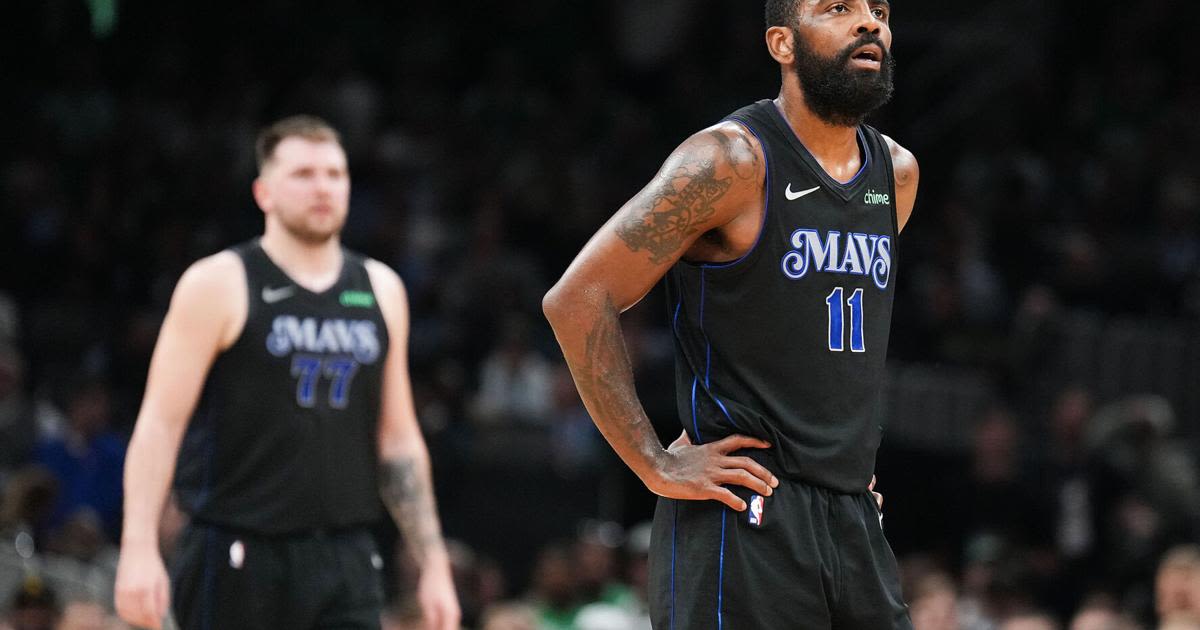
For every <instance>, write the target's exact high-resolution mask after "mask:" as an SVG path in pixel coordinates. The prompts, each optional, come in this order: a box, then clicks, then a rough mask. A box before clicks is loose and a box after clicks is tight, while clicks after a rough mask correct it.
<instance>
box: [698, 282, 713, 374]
mask: <svg viewBox="0 0 1200 630" xmlns="http://www.w3.org/2000/svg"><path fill="white" fill-rule="evenodd" d="M705 284H707V283H706V282H705V281H704V268H701V269H700V334H701V335H702V336H703V337H704V389H706V390H707V389H708V386H709V382H710V381H709V376H710V371H711V369H712V343H711V342H710V341H709V340H708V333H706V332H704V285H705Z"/></svg>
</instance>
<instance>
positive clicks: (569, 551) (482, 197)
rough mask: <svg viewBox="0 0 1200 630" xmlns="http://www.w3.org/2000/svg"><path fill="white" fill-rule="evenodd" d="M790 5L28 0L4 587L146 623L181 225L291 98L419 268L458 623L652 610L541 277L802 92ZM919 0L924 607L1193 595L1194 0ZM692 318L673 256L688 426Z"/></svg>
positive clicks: (653, 325) (670, 424)
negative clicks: (129, 601)
mask: <svg viewBox="0 0 1200 630" xmlns="http://www.w3.org/2000/svg"><path fill="white" fill-rule="evenodd" d="M761 8H762V7H761V3H759V2H748V1H746V0H736V1H735V0H603V1H600V2H593V3H574V2H555V1H552V0H526V1H524V2H516V3H508V2H505V3H501V2H495V1H494V0H482V1H479V2H471V3H292V2H285V1H283V0H263V1H260V2H250V3H244V2H231V1H229V0H213V1H211V2H206V3H191V2H178V1H165V2H139V1H128V0H86V1H85V0H9V1H8V2H5V18H6V22H7V26H8V27H9V29H8V30H9V31H11V32H12V35H11V36H9V37H6V38H4V39H3V41H2V42H0V47H2V48H0V49H2V50H3V57H2V59H3V62H0V63H2V65H3V76H4V77H5V79H4V84H5V98H3V99H0V112H2V113H3V121H4V123H3V124H0V191H2V199H3V202H2V203H0V489H2V490H3V495H2V496H3V499H2V502H0V533H2V536H0V628H7V627H10V626H11V627H12V628H18V629H21V630H26V629H32V628H52V627H57V628H68V629H72V630H81V629H84V628H118V627H121V626H120V625H119V624H117V623H116V622H115V621H113V620H112V618H111V617H110V616H109V612H108V609H109V607H110V606H111V583H112V578H113V571H114V568H115V554H116V551H115V548H114V546H113V545H114V543H115V541H116V540H117V539H118V527H119V510H120V471H121V466H122V461H123V452H124V444H125V441H126V439H127V437H128V434H129V431H130V429H131V427H132V423H133V420H134V417H135V414H136V411H137V405H138V403H139V400H140V393H141V388H142V385H143V381H144V378H145V374H146V368H147V364H148V361H149V357H150V353H151V350H152V347H153V343H154V339H155V335H156V333H157V327H158V325H159V323H160V320H161V317H162V315H163V313H164V310H165V307H166V304H167V299H168V297H169V295H170V291H171V289H172V287H173V285H174V283H175V281H176V279H177V278H178V276H179V274H180V273H181V272H182V270H183V269H184V268H185V266H186V265H187V264H189V263H190V262H191V261H193V260H195V259H196V258H198V257H201V256H203V255H206V254H209V253H212V252H214V251H216V250H218V249H220V248H222V247H223V246H225V245H227V244H230V243H233V242H235V241H238V240H241V239H244V238H248V237H249V236H251V235H253V234H256V233H257V232H258V230H260V226H261V220H260V213H259V212H258V210H257V209H256V208H255V207H254V205H253V201H252V199H251V197H250V195H249V186H250V181H251V179H252V177H253V176H254V161H253V147H252V141H253V136H254V133H255V132H256V130H257V128H258V127H259V126H260V125H262V124H263V123H266V122H269V121H271V120H273V119H275V118H278V117H280V116H282V115H287V114H292V113H298V112H309V113H314V114H318V115H321V116H324V117H326V118H328V119H329V120H330V121H332V122H333V123H334V124H335V126H337V127H338V128H339V129H340V130H341V131H342V132H343V134H344V137H345V141H346V147H347V150H348V152H349V154H350V159H351V170H352V173H353V178H354V192H353V200H352V208H351V214H350V220H349V223H348V226H347V230H346V232H345V235H344V239H345V241H346V242H347V243H348V244H349V245H351V246H353V247H355V248H358V249H360V250H362V251H365V252H366V253H368V254H370V255H372V256H374V257H376V258H378V259H380V260H383V261H385V262H387V263H389V264H391V265H392V266H394V267H395V268H396V269H397V270H399V271H400V273H401V275H402V276H403V277H404V278H405V280H406V282H407V283H408V286H409V291H410V294H411V296H412V308H413V330H412V365H413V379H414V385H415V389H416V394H417V397H418V401H417V402H418V406H419V412H420V416H421V421H422V423H423V426H424V429H425V431H426V434H427V436H428V439H429V443H430V447H431V450H432V454H433V458H434V462H435V467H436V472H435V475H436V482H437V489H438V498H439V502H440V505H441V511H442V516H443V521H444V526H445V529H446V532H447V534H448V536H450V537H451V538H453V539H454V540H455V541H456V542H455V545H454V547H455V551H454V554H455V558H456V567H457V571H458V579H459V585H460V597H461V599H462V602H463V605H464V612H465V622H466V624H467V625H468V627H473V628H474V627H480V628H489V629H492V630H500V629H503V628H511V629H518V628H554V629H558V628H579V629H581V630H589V629H593V630H595V629H600V628H625V627H629V628H641V627H648V625H645V624H644V621H638V620H637V619H638V617H639V613H638V611H639V606H640V603H639V602H640V598H641V595H640V590H639V589H640V587H641V585H642V584H643V583H644V580H645V572H644V569H645V567H644V549H645V545H646V542H647V541H646V538H647V532H646V530H645V526H644V525H641V524H643V523H644V522H645V521H646V520H647V519H648V518H649V516H650V513H651V509H652V506H653V502H652V498H651V497H650V496H649V494H648V493H647V492H646V491H645V490H644V489H643V488H642V487H641V486H640V485H639V484H638V483H637V480H636V479H635V478H633V477H632V476H631V475H630V474H629V473H627V472H626V471H625V469H624V468H623V467H622V466H621V465H620V463H619V462H618V461H617V460H616V459H615V458H614V456H613V455H612V454H611V452H610V451H609V449H608V448H607V446H606V445H605V444H604V442H603V440H602V439H601V438H600V436H599V435H598V433H596V431H595V430H594V429H593V428H592V425H591V423H590V420H589V419H588V417H587V415H586V413H585V412H584V410H583V409H582V407H581V406H580V403H579V401H578V398H577V396H576V395H575V393H574V390H573V387H572V386H571V382H570V379H569V376H568V374H567V372H566V370H565V366H564V365H563V364H562V362H561V359H560V358H559V357H558V356H557V348H556V345H555V344H554V342H553V339H552V336H551V334H550V331H549V329H548V327H547V326H546V325H545V323H544V321H543V320H542V318H541V316H540V308H539V301H540V297H541V295H542V293H543V292H544V291H545V290H546V289H547V288H548V287H549V285H550V283H551V282H552V281H553V280H554V279H555V278H556V277H557V276H558V274H559V273H561V271H562V270H563V269H564V268H565V266H566V264H567V263H568V262H569V261H570V258H571V257H572V256H573V254H574V253H575V252H576V251H577V250H578V249H579V247H580V246H581V245H582V243H583V242H584V241H585V240H586V238H587V237H588V236H589V235H590V234H591V233H592V232H593V231H594V230H595V229H596V228H597V227H598V226H599V225H600V223H601V222H602V221H603V220H604V219H605V218H606V217H607V216H608V215H609V214H610V213H611V212H612V211H614V210H615V209H616V208H617V207H618V206H619V205H620V203H622V202H623V201H624V200H625V199H627V198H628V197H629V196H630V195H631V194H632V193H633V192H634V191H635V190H637V189H638V188H639V187H640V186H641V185H642V184H643V183H644V182H645V181H646V180H647V179H648V178H649V177H650V176H651V175H652V174H653V173H654V171H655V170H656V169H657V167H658V164H659V162H660V160H661V159H662V158H663V157H664V156H665V155H666V154H667V153H668V152H669V151H670V149H671V148H673V147H674V146H675V145H676V144H677V143H678V142H679V141H681V140H682V139H683V138H684V137H686V136H687V135H688V134H689V133H691V132H692V131H695V130H697V129H699V128H702V127H704V126H707V125H709V124H711V123H713V122H715V121H716V120H718V119H720V118H721V117H722V116H723V115H724V114H726V113H728V112H729V111H732V110H733V109H735V108H736V107H738V106H740V105H742V104H745V103H747V102H750V101H752V100H755V99H759V98H768V97H772V96H774V95H775V93H776V91H777V88H778V70H777V66H776V65H775V64H774V63H773V62H772V60H771V59H770V58H769V57H768V56H767V54H766V52H765V50H764V46H763V43H762V30H763V27H762V17H761ZM893 8H894V17H893V28H894V30H895V33H896V44H895V47H894V52H895V55H896V57H897V59H898V61H899V74H898V79H897V92H896V98H895V100H894V101H893V103H892V104H891V105H890V106H888V107H887V108H886V110H885V111H883V112H882V113H881V115H879V116H878V117H876V119H875V120H873V121H872V122H873V123H874V124H875V125H876V126H878V127H880V128H881V129H882V130H884V131H885V132H886V133H888V134H890V135H892V136H893V137H895V138H897V139H898V140H899V141H900V142H902V143H903V144H905V145H906V146H907V147H909V148H910V149H912V150H913V151H914V153H916V155H917V156H918V157H919V158H920V160H921V164H922V171H923V177H922V183H921V193H920V197H919V199H918V203H917V209H916V212H915V214H914V218H913V220H912V222H911V223H910V224H909V227H908V229H907V230H906V231H905V234H904V236H903V238H902V239H901V241H900V251H901V252H902V256H901V259H902V266H901V267H900V269H901V271H900V275H899V276H898V277H899V292H898V299H897V304H896V309H895V313H896V316H895V323H894V333H893V337H892V338H893V343H892V358H893V361H892V368H891V378H890V382H889V384H888V388H887V405H888V416H887V422H888V424H887V427H886V428H887V431H886V435H885V439H884V445H883V448H882V450H881V452H880V458H879V466H878V472H879V478H880V488H881V489H882V491H883V492H884V494H885V496H886V497H887V505H886V513H887V518H886V521H885V525H886V528H887V529H888V532H889V537H890V539H891V541H892V544H893V547H894V549H895V551H896V553H897V555H898V556H899V557H900V559H901V562H902V565H903V567H904V574H905V591H906V596H907V597H908V599H909V601H910V603H911V604H912V606H913V612H914V618H915V621H916V623H917V628H918V630H948V629H953V628H963V629H966V630H986V629H990V628H1004V629H1006V630H1016V629H1019V628H1025V629H1039V628H1040V629H1046V628H1049V629H1052V628H1068V627H1069V628H1072V629H1088V628H1090V629H1094V630H1101V629H1118V628H1168V627H1169V628H1200V625H1194V624H1195V623H1200V551H1198V548H1197V547H1188V546H1182V547H1181V546H1180V545H1188V544H1191V545H1194V544H1196V543H1197V542H1200V484H1198V481H1197V463H1198V462H1197V452H1198V447H1200V329H1198V328H1197V326H1196V319H1197V316H1200V222H1198V218H1200V161H1197V159H1196V157H1195V156H1196V154H1195V151H1196V147H1197V146H1200V116H1198V115H1197V112H1200V73H1198V72H1197V71H1196V65H1195V49H1194V47H1193V46H1192V44H1190V43H1189V41H1188V38H1189V36H1190V32H1189V27H1190V26H1191V25H1192V22H1191V19H1190V18H1191V15H1190V14H1191V13H1194V11H1190V12H1185V11H1184V10H1185V8H1186V9H1190V8H1191V7H1189V6H1187V5H1185V4H1184V3H1182V2H1170V1H1168V0H1133V1H1131V2H1123V3H1089V2H1083V1H1081V0H1061V1H1046V0H997V1H991V2H981V3H953V4H952V3H941V2H934V3H930V2H915V3H908V2H903V1H902V0H897V1H896V2H894V7H893ZM665 320H666V307H665V305H664V304H663V301H662V296H661V295H659V294H658V293H653V294H651V296H649V297H648V298H647V299H646V300H645V302H644V303H643V304H642V305H640V306H639V307H638V308H637V309H635V310H634V311H632V312H630V313H629V314H628V315H627V316H626V318H625V326H626V333H627V335H628V336H629V340H630V346H631V353H632V356H633V357H634V361H635V363H636V366H637V378H638V383H639V387H640V389H641V390H642V392H643V395H644V400H645V402H646V405H647V407H648V409H649V411H650V414H651V416H652V417H653V418H654V419H655V422H656V424H657V426H658V428H659V429H660V432H661V434H662V435H663V436H664V437H665V436H671V435H674V434H677V433H678V430H679V428H678V421H677V420H676V419H675V417H674V406H673V402H672V401H673V392H672V390H671V387H672V385H671V374H672V371H671V370H672V364H671V347H670V337H669V334H668V333H667V331H666V328H665V327H664V326H663V322H665ZM378 530H379V534H380V537H381V539H382V540H384V541H388V542H389V543H391V542H394V538H395V534H394V531H393V530H392V528H391V527H390V526H389V525H388V524H387V523H380V525H379V528H378ZM388 575H389V576H390V579H391V580H392V582H393V586H394V587H393V588H392V592H393V593H394V594H395V595H394V601H393V605H392V606H391V607H390V609H389V613H388V620H387V623H388V624H390V625H389V626H388V627H389V628H393V629H395V628H408V627H415V626H413V623H414V621H413V619H412V610H413V609H412V606H411V602H410V601H408V600H407V598H406V594H407V593H408V588H409V586H410V585H411V580H412V572H411V568H410V567H406V566H405V564H404V562H403V561H401V560H399V559H395V558H393V559H392V561H391V562H389V564H388ZM623 619H628V620H627V621H626V620H623ZM56 620H57V621H56ZM1189 620H1190V621H1189ZM6 624H7V625H6ZM39 624H40V625H39ZM506 624H507V625H506ZM614 624H615V625H614ZM639 624H642V625H639ZM1089 624H1091V625H1089ZM1105 624H1108V625H1105ZM1188 624H1193V625H1188ZM781 627H783V626H781ZM789 627H791V626H789ZM795 627H802V626H795Z"/></svg>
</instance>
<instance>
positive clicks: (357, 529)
mask: <svg viewBox="0 0 1200 630" xmlns="http://www.w3.org/2000/svg"><path fill="white" fill-rule="evenodd" d="M190 524H191V525H192V526H195V527H202V528H206V529H214V530H217V531H220V532H223V533H225V534H229V535H231V536H234V537H237V538H251V539H261V540H277V541H294V540H305V539H314V540H321V539H331V538H349V537H353V536H357V535H361V534H369V533H370V527H369V526H367V525H366V524H352V525H336V526H326V527H307V528H302V529H295V530H284V531H278V532H266V531H260V530H256V529H252V528H246V527H238V526H236V525H230V524H228V523H221V522H217V521H212V520H209V519H205V518H196V517H192V519H191V521H190Z"/></svg>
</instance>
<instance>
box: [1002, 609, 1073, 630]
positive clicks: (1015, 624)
mask: <svg viewBox="0 0 1200 630" xmlns="http://www.w3.org/2000/svg"><path fill="white" fill-rule="evenodd" d="M1061 627H1062V626H1060V625H1058V622H1057V621H1055V620H1054V619H1053V618H1052V617H1050V616H1049V615H1046V614H1043V613H1023V614H1019V615H1014V616H1012V617H1009V618H1008V619H1006V620H1005V621H1004V623H1001V624H1000V628H999V630H1059V629H1060V628H1061Z"/></svg>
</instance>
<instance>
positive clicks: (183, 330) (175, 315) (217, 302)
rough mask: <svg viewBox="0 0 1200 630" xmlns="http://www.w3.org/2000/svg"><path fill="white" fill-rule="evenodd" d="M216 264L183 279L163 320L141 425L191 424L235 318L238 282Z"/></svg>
mask: <svg viewBox="0 0 1200 630" xmlns="http://www.w3.org/2000/svg"><path fill="white" fill-rule="evenodd" d="M218 271H220V270H214V269H212V268H211V266H208V267H206V266H203V265H198V266H196V267H193V268H192V269H190V270H189V271H188V272H187V273H185V274H184V276H183V277H182V278H180V281H179V284H178V285H177V286H176V288H175V293H174V295H173V296H172V298H171V305H170V308H169V309H168V311H167V315H166V318H165V319H164V320H163V325H162V329H161V331H160V332H159V335H158V341H157V342H156V344H155V347H154V355H153V358H152V359H151V361H150V372H149V375H148V377H147V380H146V393H145V396H144V398H143V401H142V410H141V413H140V414H139V422H143V421H154V422H165V423H168V424H170V425H175V426H181V425H183V424H186V422H187V420H188V418H189V417H190V415H191V413H192V411H193V409H194V408H195V405H196V401H197V399H198V398H199V396H200V390H201V388H202V387H203V385H204V380H205V378H206V377H207V375H208V370H209V368H210V367H211V366H212V363H213V360H214V359H215V358H216V355H217V353H218V352H219V350H220V346H221V339H222V334H223V333H224V332H225V330H226V327H227V325H228V324H229V322H230V320H231V319H232V313H231V311H232V310H233V303H234V302H235V300H234V299H231V298H232V297H233V296H232V295H231V291H234V290H236V288H234V286H235V285H236V283H233V282H231V280H230V279H229V278H228V277H222V274H220V273H217V272H218Z"/></svg>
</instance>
